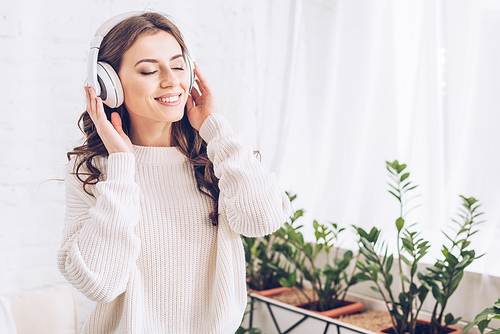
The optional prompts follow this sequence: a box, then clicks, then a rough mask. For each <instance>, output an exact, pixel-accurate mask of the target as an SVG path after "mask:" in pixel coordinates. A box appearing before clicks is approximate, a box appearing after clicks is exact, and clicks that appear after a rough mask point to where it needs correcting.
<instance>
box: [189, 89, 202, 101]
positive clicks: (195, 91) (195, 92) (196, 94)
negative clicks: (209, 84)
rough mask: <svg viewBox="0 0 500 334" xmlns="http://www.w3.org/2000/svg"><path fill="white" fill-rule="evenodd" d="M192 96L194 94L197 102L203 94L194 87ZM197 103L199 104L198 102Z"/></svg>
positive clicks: (193, 96)
mask: <svg viewBox="0 0 500 334" xmlns="http://www.w3.org/2000/svg"><path fill="white" fill-rule="evenodd" d="M191 96H192V98H193V100H194V102H195V103H196V101H199V99H200V98H201V94H200V92H199V91H198V89H196V87H193V88H192V89H191ZM196 104H198V103H196Z"/></svg>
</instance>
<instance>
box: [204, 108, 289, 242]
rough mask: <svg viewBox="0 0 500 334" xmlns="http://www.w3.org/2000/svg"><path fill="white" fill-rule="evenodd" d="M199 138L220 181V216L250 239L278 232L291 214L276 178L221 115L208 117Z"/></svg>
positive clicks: (287, 200)
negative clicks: (265, 168) (264, 167)
mask: <svg viewBox="0 0 500 334" xmlns="http://www.w3.org/2000/svg"><path fill="white" fill-rule="evenodd" d="M200 135H201V137H202V138H203V139H204V140H205V141H206V142H207V154H208V158H209V159H210V161H212V163H213V165H214V172H215V176H216V177H217V178H218V179H219V190H220V193H219V213H222V214H225V215H226V216H227V219H228V221H229V225H230V227H231V228H232V229H233V230H234V231H235V232H236V233H239V234H243V235H245V236H249V237H258V236H264V235H267V234H270V233H273V232H274V231H276V230H277V229H278V228H279V227H280V226H281V225H282V224H283V223H284V222H285V221H286V220H287V219H288V217H289V216H290V213H291V206H290V201H289V199H288V197H287V195H286V194H285V193H284V192H283V191H282V190H281V189H280V187H279V186H278V182H277V179H276V176H275V175H274V174H272V173H268V172H266V171H265V170H264V169H263V167H262V165H261V164H260V162H259V161H258V160H257V159H256V158H255V156H254V154H253V152H252V151H250V150H248V149H245V148H244V147H243V145H242V144H241V142H240V141H239V140H238V139H237V138H236V135H235V134H234V133H233V131H232V129H231V127H230V126H229V124H228V123H227V121H226V120H225V118H224V117H223V116H222V115H221V114H211V115H209V116H208V117H207V119H206V120H205V121H204V122H203V125H202V126H201V128H200Z"/></svg>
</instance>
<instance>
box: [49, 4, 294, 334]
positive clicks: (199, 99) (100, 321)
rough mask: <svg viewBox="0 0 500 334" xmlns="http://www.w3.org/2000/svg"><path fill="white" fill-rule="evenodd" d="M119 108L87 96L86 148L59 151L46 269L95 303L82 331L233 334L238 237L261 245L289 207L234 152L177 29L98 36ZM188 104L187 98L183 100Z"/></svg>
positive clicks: (155, 19) (240, 295)
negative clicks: (62, 197) (63, 154)
mask: <svg viewBox="0 0 500 334" xmlns="http://www.w3.org/2000/svg"><path fill="white" fill-rule="evenodd" d="M99 61H102V62H106V63H108V64H110V65H111V67H113V69H114V70H115V71H116V73H117V74H118V77H119V81H120V82H121V85H122V86H123V93H124V103H123V105H121V106H119V107H117V108H109V107H108V106H103V103H102V99H101V98H100V97H98V96H97V95H96V92H95V90H94V88H90V87H86V88H85V91H86V95H87V110H86V111H85V112H84V113H83V114H82V116H81V118H80V121H81V123H82V125H81V128H82V130H83V132H84V134H85V136H86V138H85V139H86V140H85V143H84V144H83V145H82V146H79V147H76V148H75V149H74V150H73V151H71V152H69V153H68V158H69V159H70V163H69V170H68V174H67V176H66V182H65V183H66V199H67V200H66V202H67V209H66V218H65V228H64V236H63V241H62V245H61V249H60V251H59V255H58V266H59V269H60V271H61V272H62V274H63V275H64V277H65V278H66V279H67V280H68V281H69V282H70V283H71V284H72V285H73V286H75V287H76V288H77V289H78V290H80V291H81V292H82V293H83V294H84V295H86V296H87V297H88V298H90V299H92V300H94V301H96V302H97V305H96V307H95V309H94V310H93V311H92V313H91V315H90V317H89V319H88V320H87V321H86V323H85V325H84V328H83V333H234V332H235V331H236V329H237V328H238V326H239V324H240V322H241V320H242V316H243V311H244V308H245V305H246V285H245V263H244V255H243V246H242V242H241V237H240V234H243V235H246V236H262V235H266V234H269V233H272V232H274V231H275V230H276V229H278V228H279V227H280V225H281V224H282V223H283V222H284V221H285V220H286V219H287V217H288V215H289V212H290V203H289V201H288V198H287V197H286V195H285V194H284V193H283V192H282V191H281V190H280V189H279V187H278V185H277V182H276V179H275V177H274V176H273V175H271V174H268V173H266V172H265V171H264V170H263V169H262V167H261V166H260V163H259V162H258V161H257V160H256V159H255V158H254V157H253V154H252V152H251V151H249V150H246V149H245V148H244V147H243V146H242V145H241V143H240V142H239V141H238V140H237V138H236V136H235V135H234V133H233V131H232V130H231V128H230V126H229V125H228V123H227V122H226V121H225V119H224V117H223V116H222V115H221V114H219V113H218V110H217V104H216V102H215V99H214V96H213V92H212V90H211V89H210V86H209V85H208V83H207V80H206V78H205V76H204V75H203V74H202V73H201V72H200V70H199V69H198V68H197V67H196V68H195V69H194V74H195V75H196V77H197V79H196V83H197V86H198V88H192V90H191V91H190V86H191V84H190V79H189V77H190V75H189V73H188V70H187V65H188V64H187V63H186V62H187V49H186V46H185V44H184V41H183V39H182V36H181V34H180V32H179V30H178V29H177V27H176V26H175V25H174V24H173V23H172V22H171V21H170V20H169V19H167V18H166V17H165V16H163V15H161V14H158V13H154V12H149V13H142V14H138V15H133V16H131V17H128V18H126V19H124V20H123V21H121V22H120V23H118V24H117V25H115V26H114V27H113V28H112V29H111V30H110V31H109V33H107V34H106V35H105V36H104V39H103V40H102V44H101V45H100V50H99ZM190 94H191V95H190Z"/></svg>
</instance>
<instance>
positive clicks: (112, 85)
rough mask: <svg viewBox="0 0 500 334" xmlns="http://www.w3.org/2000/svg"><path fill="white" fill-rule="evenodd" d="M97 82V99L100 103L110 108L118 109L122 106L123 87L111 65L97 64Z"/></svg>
mask: <svg viewBox="0 0 500 334" xmlns="http://www.w3.org/2000/svg"><path fill="white" fill-rule="evenodd" d="M97 80H98V81H99V85H100V86H101V94H100V95H99V97H100V98H101V99H102V102H103V103H104V104H105V105H107V106H108V107H110V108H118V107H119V106H121V105H122V104H123V98H124V94H123V87H122V83H121V82H120V78H119V77H118V74H116V72H115V70H114V69H113V67H111V65H109V64H108V63H105V62H102V61H100V62H97Z"/></svg>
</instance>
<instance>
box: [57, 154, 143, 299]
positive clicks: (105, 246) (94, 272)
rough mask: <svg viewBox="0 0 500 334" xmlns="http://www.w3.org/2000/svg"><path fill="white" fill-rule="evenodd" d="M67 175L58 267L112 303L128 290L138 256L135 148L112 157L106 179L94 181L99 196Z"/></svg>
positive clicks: (88, 293)
mask: <svg viewBox="0 0 500 334" xmlns="http://www.w3.org/2000/svg"><path fill="white" fill-rule="evenodd" d="M74 160H75V159H73V160H72V161H70V163H69V164H68V171H67V173H66V177H65V188H66V216H65V226H64V231H63V240H62V244H61V248H60V249H59V252H58V267H59V270H60V271H61V273H62V274H63V276H64V277H65V278H66V279H67V280H68V281H69V282H70V283H71V284H72V285H73V286H74V287H75V288H76V289H78V290H79V291H80V292H82V293H83V294H84V295H85V296H87V297H88V298H90V299H92V300H94V301H97V302H104V303H106V302H110V301H112V300H114V299H115V298H116V297H117V296H119V295H120V294H121V293H123V292H124V291H125V289H126V285H127V282H128V279H129V274H130V272H131V270H132V268H133V266H134V265H135V262H136V259H137V257H138V255H139V247H140V241H139V238H138V237H137V236H136V235H135V234H134V231H133V230H134V226H136V224H137V223H138V222H139V217H140V214H139V187H138V185H137V184H136V183H135V181H134V173H135V158H134V155H133V154H132V153H114V154H111V155H109V157H108V165H107V178H106V180H105V181H100V182H98V183H97V184H96V185H95V188H94V195H95V197H93V196H90V195H89V194H87V193H86V192H85V191H84V190H83V183H82V182H81V181H80V180H78V178H77V176H76V175H75V174H74V173H73V166H74V163H75V161H74Z"/></svg>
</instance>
